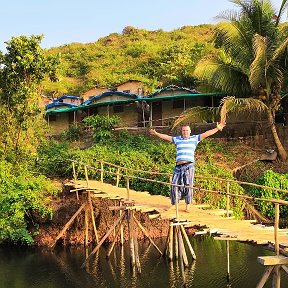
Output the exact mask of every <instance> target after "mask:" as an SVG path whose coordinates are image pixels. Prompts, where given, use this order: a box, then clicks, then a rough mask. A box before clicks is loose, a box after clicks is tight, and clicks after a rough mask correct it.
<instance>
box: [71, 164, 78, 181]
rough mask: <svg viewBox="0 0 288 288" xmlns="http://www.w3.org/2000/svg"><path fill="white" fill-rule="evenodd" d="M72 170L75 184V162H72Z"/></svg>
mask: <svg viewBox="0 0 288 288" xmlns="http://www.w3.org/2000/svg"><path fill="white" fill-rule="evenodd" d="M72 169H73V179H74V182H75V183H76V181H77V176H76V169H75V162H74V161H73V162H72Z"/></svg>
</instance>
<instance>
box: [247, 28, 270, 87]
mask: <svg viewBox="0 0 288 288" xmlns="http://www.w3.org/2000/svg"><path fill="white" fill-rule="evenodd" d="M267 47H268V39H267V37H263V36H260V35H258V34H256V35H255V36H254V38H253V50H254V54H255V57H254V60H253V62H252V63H251V65H250V75H249V81H250V84H251V87H252V89H256V88H258V87H259V86H260V85H261V84H262V86H264V85H263V84H265V83H262V82H263V80H265V79H266V69H267V67H266V61H267ZM265 86H266V85H265Z"/></svg>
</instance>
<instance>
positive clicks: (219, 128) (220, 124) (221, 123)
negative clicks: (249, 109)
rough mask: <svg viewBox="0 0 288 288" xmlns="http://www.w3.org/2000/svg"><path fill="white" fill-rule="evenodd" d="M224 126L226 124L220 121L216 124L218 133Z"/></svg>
mask: <svg viewBox="0 0 288 288" xmlns="http://www.w3.org/2000/svg"><path fill="white" fill-rule="evenodd" d="M225 126H226V122H225V121H222V120H221V122H220V123H219V122H217V129H218V130H219V131H222V130H223V128H224V127H225Z"/></svg>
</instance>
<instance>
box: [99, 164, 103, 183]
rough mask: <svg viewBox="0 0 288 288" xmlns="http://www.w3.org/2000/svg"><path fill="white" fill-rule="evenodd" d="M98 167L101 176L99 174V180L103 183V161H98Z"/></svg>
mask: <svg viewBox="0 0 288 288" xmlns="http://www.w3.org/2000/svg"><path fill="white" fill-rule="evenodd" d="M100 167H101V174H100V180H101V182H102V183H103V179H104V164H103V161H102V160H101V161H100Z"/></svg>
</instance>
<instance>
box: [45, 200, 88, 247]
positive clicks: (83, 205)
mask: <svg viewBox="0 0 288 288" xmlns="http://www.w3.org/2000/svg"><path fill="white" fill-rule="evenodd" d="M85 206H86V204H85V203H83V204H82V205H81V206H80V208H79V209H78V210H77V211H76V212H75V213H74V215H73V216H72V217H71V218H70V220H69V221H68V222H67V223H66V225H65V226H64V228H63V229H62V230H61V232H60V233H59V234H58V236H57V237H56V240H55V241H54V243H53V244H52V245H51V246H50V247H51V248H52V247H54V246H55V245H56V243H57V241H58V240H59V239H60V238H61V237H62V236H63V235H64V233H65V232H66V230H67V229H68V228H69V227H70V225H71V224H72V223H73V221H74V220H75V218H76V217H77V216H78V215H79V214H80V212H81V211H82V210H83V209H84V208H85Z"/></svg>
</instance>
